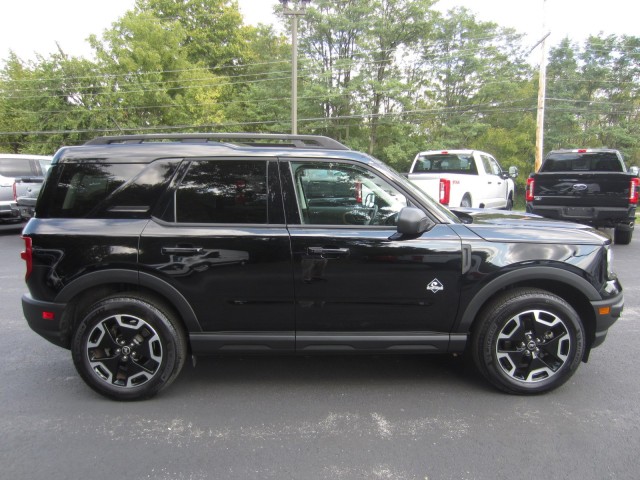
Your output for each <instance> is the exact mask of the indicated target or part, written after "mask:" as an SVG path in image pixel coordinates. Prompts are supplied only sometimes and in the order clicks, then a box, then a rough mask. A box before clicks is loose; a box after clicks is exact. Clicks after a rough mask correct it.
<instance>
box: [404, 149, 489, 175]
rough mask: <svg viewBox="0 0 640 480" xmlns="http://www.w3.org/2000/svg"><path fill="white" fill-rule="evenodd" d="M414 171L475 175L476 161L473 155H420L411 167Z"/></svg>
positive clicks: (476, 172) (476, 171)
mask: <svg viewBox="0 0 640 480" xmlns="http://www.w3.org/2000/svg"><path fill="white" fill-rule="evenodd" d="M413 171H414V173H415V172H418V173H419V172H433V173H462V174H471V175H477V174H478V170H477V169H476V162H475V161H474V160H473V155H464V154H449V153H446V154H445V153H441V154H433V155H421V156H420V157H419V158H418V161H417V162H416V165H415V167H414V169H413Z"/></svg>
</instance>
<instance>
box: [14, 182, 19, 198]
mask: <svg viewBox="0 0 640 480" xmlns="http://www.w3.org/2000/svg"><path fill="white" fill-rule="evenodd" d="M13 201H14V202H16V201H18V192H17V187H16V182H13Z"/></svg>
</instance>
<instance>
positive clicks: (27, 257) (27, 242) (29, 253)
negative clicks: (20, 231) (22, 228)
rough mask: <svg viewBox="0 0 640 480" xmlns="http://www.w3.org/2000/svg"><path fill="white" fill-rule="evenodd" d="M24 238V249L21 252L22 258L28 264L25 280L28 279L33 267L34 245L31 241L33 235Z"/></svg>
mask: <svg viewBox="0 0 640 480" xmlns="http://www.w3.org/2000/svg"><path fill="white" fill-rule="evenodd" d="M22 239H23V240H24V251H23V252H22V253H20V258H22V259H23V260H24V261H25V262H26V264H27V273H26V274H25V276H24V279H25V280H28V279H29V277H30V276H31V270H32V269H33V247H32V245H33V244H32V242H31V237H22Z"/></svg>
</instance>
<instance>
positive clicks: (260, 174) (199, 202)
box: [174, 160, 268, 224]
mask: <svg viewBox="0 0 640 480" xmlns="http://www.w3.org/2000/svg"><path fill="white" fill-rule="evenodd" d="M267 196H268V186H267V162H265V161H248V160H242V161H237V160H215V161H213V160H203V161H195V162H192V163H191V165H190V166H189V169H188V171H187V173H186V174H185V176H184V177H183V179H182V181H181V182H180V185H179V187H178V189H177V190H176V192H175V207H174V208H175V217H176V218H175V220H176V221H177V222H184V223H254V224H264V223H267Z"/></svg>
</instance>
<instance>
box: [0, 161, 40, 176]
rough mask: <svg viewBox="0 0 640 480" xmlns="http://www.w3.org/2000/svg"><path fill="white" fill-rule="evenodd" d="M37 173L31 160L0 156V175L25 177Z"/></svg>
mask: <svg viewBox="0 0 640 480" xmlns="http://www.w3.org/2000/svg"><path fill="white" fill-rule="evenodd" d="M37 173H38V172H37V171H36V170H35V169H33V168H32V165H31V160H25V159H24V158H2V157H0V175H2V176H4V177H26V176H29V175H34V174H37Z"/></svg>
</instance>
